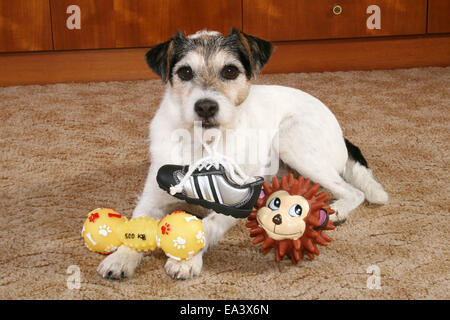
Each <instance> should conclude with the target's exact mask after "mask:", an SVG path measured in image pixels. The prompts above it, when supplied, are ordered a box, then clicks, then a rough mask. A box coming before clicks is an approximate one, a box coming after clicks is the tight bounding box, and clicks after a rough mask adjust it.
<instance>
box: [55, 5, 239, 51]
mask: <svg viewBox="0 0 450 320" xmlns="http://www.w3.org/2000/svg"><path fill="white" fill-rule="evenodd" d="M50 1H51V6H52V25H53V34H54V43H55V49H56V50H71V49H97V48H123V47H148V46H153V45H155V44H157V43H159V42H162V41H166V40H167V39H169V37H170V36H171V35H173V34H174V33H176V32H177V31H178V30H181V31H184V32H185V33H186V34H189V33H193V32H195V31H198V30H200V29H205V28H207V29H211V30H217V31H221V32H224V33H228V32H229V30H230V27H231V26H234V27H237V28H241V26H242V4H241V0H228V1H210V0H95V1H92V0H50ZM70 5H77V6H78V7H79V8H80V11H81V28H80V29H72V30H70V29H68V28H67V26H66V21H67V19H68V17H69V16H70V14H68V13H67V12H66V11H67V8H68V7H69V6H70ZM186 8H189V9H186Z"/></svg>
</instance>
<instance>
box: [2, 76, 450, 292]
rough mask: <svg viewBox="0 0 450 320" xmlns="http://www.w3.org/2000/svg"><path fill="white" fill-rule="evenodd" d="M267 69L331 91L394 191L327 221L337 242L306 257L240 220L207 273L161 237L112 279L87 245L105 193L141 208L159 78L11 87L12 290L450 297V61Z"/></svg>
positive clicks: (118, 204)
mask: <svg viewBox="0 0 450 320" xmlns="http://www.w3.org/2000/svg"><path fill="white" fill-rule="evenodd" d="M257 82H258V83H265V84H280V85H286V86H291V87H296V88H300V89H302V90H304V91H307V92H309V93H311V94H313V95H314V96H316V97H318V98H319V99H321V100H322V101H323V102H325V103H326V104H327V105H328V106H329V108H330V109H331V110H332V111H333V112H334V113H335V114H336V116H337V118H338V120H339V121H340V123H341V125H342V127H343V130H344V133H345V136H346V137H348V138H349V139H350V140H351V141H353V142H354V143H355V144H356V145H358V146H360V147H361V149H362V151H363V153H364V155H365V156H366V158H367V160H368V161H369V165H370V166H371V168H372V169H373V171H374V174H375V176H376V178H377V179H378V180H379V181H380V182H381V183H382V184H383V186H384V187H385V188H386V190H387V191H388V193H389V194H390V202H389V204H387V205H385V206H369V205H367V204H364V205H362V206H361V207H359V208H358V209H357V210H355V211H354V212H353V213H352V215H351V217H350V219H349V220H348V221H347V222H346V223H345V224H343V225H341V226H339V227H337V228H336V230H334V231H331V232H328V234H329V235H330V236H331V237H332V238H333V240H334V241H333V242H331V243H330V244H329V246H328V247H326V248H324V247H320V255H319V256H318V257H316V259H314V260H312V261H311V260H308V259H305V260H303V261H301V262H300V263H299V264H298V265H297V266H293V265H291V262H290V260H288V259H285V260H283V261H282V262H281V263H279V264H277V263H275V261H274V255H273V254H272V253H271V254H268V255H266V256H262V255H261V253H260V250H261V249H260V247H259V246H254V245H252V244H251V242H250V237H249V233H248V229H247V228H246V227H245V226H244V223H245V221H241V222H240V223H239V224H238V225H237V226H235V227H234V228H233V229H232V230H231V231H230V232H229V233H228V234H227V236H226V237H225V238H224V239H223V240H222V241H221V242H220V243H219V244H218V245H216V246H215V247H213V248H212V249H211V250H210V251H208V252H207V253H206V254H205V255H204V264H203V271H202V274H201V275H200V276H199V277H196V278H194V279H191V280H186V281H176V280H172V279H171V278H169V276H167V275H166V273H165V271H164V269H163V266H164V263H165V257H164V254H163V252H162V251H160V250H158V251H156V252H154V253H150V254H147V255H146V256H145V258H144V259H143V262H142V264H141V265H140V267H139V269H138V270H137V272H136V274H135V275H134V277H132V278H131V279H128V280H125V281H119V282H118V281H111V280H105V279H102V278H100V276H98V275H97V273H96V268H97V265H98V264H99V263H100V261H101V260H102V259H103V258H104V256H102V255H100V254H96V253H92V252H90V251H89V250H88V249H87V248H86V247H85V246H84V243H83V240H82V239H81V237H80V231H81V227H82V224H83V222H84V220H85V218H86V215H87V213H88V212H89V211H91V210H92V209H94V208H97V207H101V206H107V207H113V208H115V209H116V210H117V211H119V212H121V213H123V214H125V215H127V216H130V215H131V212H132V210H133V207H134V205H135V203H136V199H137V196H138V195H139V193H140V192H141V190H142V188H143V185H144V181H145V177H146V174H147V169H148V166H149V154H148V140H147V139H148V138H147V135H148V129H147V126H148V123H149V121H150V120H151V118H152V116H153V115H154V113H155V110H156V108H157V107H158V102H159V100H160V99H161V97H162V94H163V86H162V84H161V82H160V81H157V80H151V81H131V82H110V83H86V84H56V85H46V86H38V85H34V86H19V87H8V88H0V156H1V162H0V241H1V243H0V265H1V270H2V273H1V274H2V276H1V277H0V298H1V299H449V298H450V274H449V270H450V246H449V239H450V215H449V207H450V200H449V199H450V197H449V196H450V194H449V189H450V188H449V187H450V177H449V167H450V166H449V164H450V163H449V161H450V158H449V155H450V152H449V143H450V130H449V126H450V68H423V69H406V70H390V71H371V72H333V73H309V74H278V75H262V76H260V77H259V78H258V80H257ZM71 265H76V266H78V267H79V268H80V271H81V283H80V288H79V289H73V290H69V289H68V286H67V281H68V280H69V282H70V279H71V278H70V274H68V273H67V270H68V267H69V266H71ZM370 266H376V267H375V269H377V268H378V270H379V271H380V283H379V284H380V289H368V286H367V282H368V278H369V277H370V275H371V274H368V273H367V271H368V268H369V267H370ZM370 270H373V269H370V268H369V271H370ZM370 279H372V280H373V279H374V278H370ZM70 283H72V282H70ZM369 283H376V282H371V281H370V280H369Z"/></svg>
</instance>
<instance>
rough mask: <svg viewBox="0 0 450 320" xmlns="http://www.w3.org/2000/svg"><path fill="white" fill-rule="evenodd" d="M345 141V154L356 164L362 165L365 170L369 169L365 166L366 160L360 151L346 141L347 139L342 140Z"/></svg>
mask: <svg viewBox="0 0 450 320" xmlns="http://www.w3.org/2000/svg"><path fill="white" fill-rule="evenodd" d="M344 140H345V146H346V147H347V152H348V155H349V157H350V158H352V159H353V160H355V161H356V162H359V163H360V164H361V165H363V166H364V167H366V168H369V165H368V164H367V160H366V159H365V158H364V156H363V155H362V152H361V150H360V149H359V148H358V147H357V146H355V145H354V144H353V143H351V142H350V141H348V140H347V138H344Z"/></svg>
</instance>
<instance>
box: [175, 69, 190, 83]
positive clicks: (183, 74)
mask: <svg viewBox="0 0 450 320" xmlns="http://www.w3.org/2000/svg"><path fill="white" fill-rule="evenodd" d="M177 75H178V76H179V77H180V79H181V80H183V81H189V80H192V78H193V77H194V72H193V71H192V69H191V67H181V68H180V69H178V71H177Z"/></svg>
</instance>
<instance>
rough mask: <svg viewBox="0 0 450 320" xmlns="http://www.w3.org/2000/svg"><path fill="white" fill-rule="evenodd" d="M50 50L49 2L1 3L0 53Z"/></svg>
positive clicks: (18, 0) (8, 0) (4, 0)
mask: <svg viewBox="0 0 450 320" xmlns="http://www.w3.org/2000/svg"><path fill="white" fill-rule="evenodd" d="M52 49H53V45H52V31H51V24H50V7H49V2H48V0H14V1H12V0H0V52H1V51H3V52H9V51H38V50H52Z"/></svg>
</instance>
